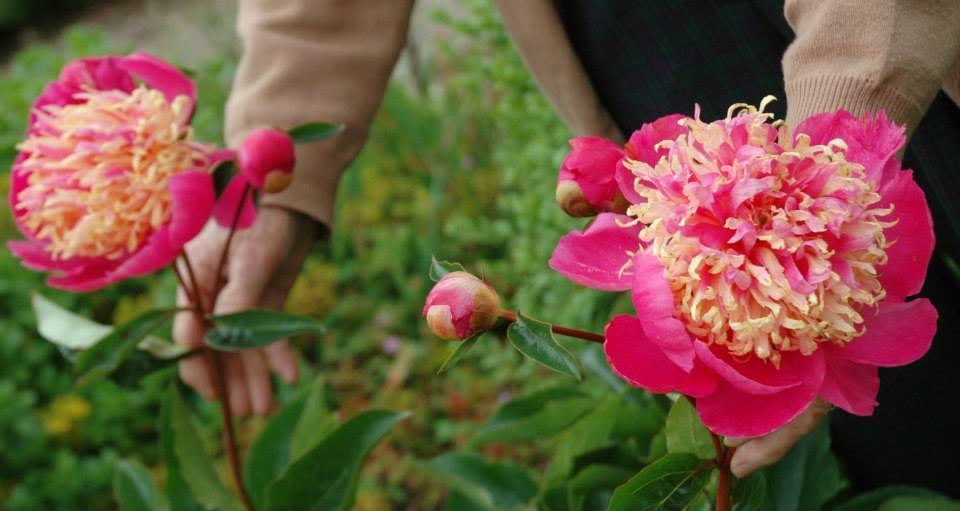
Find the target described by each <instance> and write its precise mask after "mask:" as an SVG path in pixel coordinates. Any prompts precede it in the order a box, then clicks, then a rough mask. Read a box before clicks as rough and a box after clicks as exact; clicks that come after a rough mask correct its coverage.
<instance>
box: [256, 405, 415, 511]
mask: <svg viewBox="0 0 960 511" xmlns="http://www.w3.org/2000/svg"><path fill="white" fill-rule="evenodd" d="M407 415H408V414H407V413H397V412H391V411H387V410H373V411H368V412H364V413H362V414H360V415H357V416H356V417H354V418H352V419H350V420H349V421H347V422H346V423H345V424H343V425H342V426H340V427H339V428H337V430H336V431H334V432H333V433H331V434H330V435H329V436H327V438H326V439H324V440H323V442H321V443H320V444H319V445H317V446H316V447H314V448H313V449H311V450H310V452H308V453H306V454H304V455H303V456H302V457H301V458H300V459H298V460H297V461H295V462H293V463H292V464H291V465H290V466H289V467H288V468H287V470H286V471H284V473H283V475H281V476H280V478H279V479H277V480H276V481H274V482H273V483H272V484H270V486H269V487H268V488H267V507H266V509H267V510H268V511H305V510H323V511H327V510H333V509H338V510H347V509H350V508H351V507H352V506H353V501H354V497H355V494H356V489H357V479H358V477H359V474H360V468H361V466H362V465H363V461H364V459H366V457H367V455H368V454H369V453H370V451H371V450H372V449H373V447H374V446H376V445H377V443H379V442H380V440H382V439H383V437H384V436H386V434H387V433H388V432H389V431H390V429H391V428H392V427H393V426H394V425H395V424H396V423H397V422H399V421H401V420H403V419H404V418H406V417H407Z"/></svg>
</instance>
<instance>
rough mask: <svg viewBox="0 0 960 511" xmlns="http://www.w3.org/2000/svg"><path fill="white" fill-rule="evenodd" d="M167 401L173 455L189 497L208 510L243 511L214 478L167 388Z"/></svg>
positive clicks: (200, 445) (175, 394) (185, 417)
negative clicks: (168, 403) (189, 493)
mask: <svg viewBox="0 0 960 511" xmlns="http://www.w3.org/2000/svg"><path fill="white" fill-rule="evenodd" d="M168 399H169V400H170V427H171V430H172V434H173V449H174V453H175V455H176V457H177V460H178V464H179V470H180V472H181V473H182V476H183V481H184V482H185V483H186V485H187V487H189V488H190V492H191V494H192V495H193V497H194V498H195V499H196V500H197V502H199V503H200V504H201V505H203V506H205V507H206V508H208V509H217V510H220V511H243V507H242V505H241V504H240V501H239V500H237V498H236V497H235V496H234V495H233V494H232V493H230V492H229V491H228V490H227V489H226V487H225V486H224V485H223V482H222V481H221V480H220V478H219V477H218V476H217V471H216V468H214V465H213V460H212V459H211V458H210V456H209V455H208V454H207V453H206V451H205V450H204V448H203V442H202V441H201V440H200V435H199V434H198V433H197V430H196V428H195V427H194V425H193V422H192V421H191V419H190V414H189V411H188V410H187V406H186V404H185V403H184V402H183V397H181V396H180V392H178V391H177V388H176V386H173V385H171V390H170V394H169V396H168Z"/></svg>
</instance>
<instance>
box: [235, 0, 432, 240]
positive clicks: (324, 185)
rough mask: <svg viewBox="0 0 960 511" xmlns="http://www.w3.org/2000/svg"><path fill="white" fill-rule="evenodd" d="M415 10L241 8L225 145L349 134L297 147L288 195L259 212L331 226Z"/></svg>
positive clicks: (351, 5) (297, 3) (304, 5)
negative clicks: (340, 188) (255, 136)
mask: <svg viewBox="0 0 960 511" xmlns="http://www.w3.org/2000/svg"><path fill="white" fill-rule="evenodd" d="M412 7H413V2H412V0H390V1H389V2H382V1H377V0H347V1H343V0H241V2H240V15H239V18H238V23H237V24H238V32H239V34H240V37H241V38H242V40H243V44H244V54H243V58H242V60H241V62H240V65H239V67H238V69H237V76H236V78H235V80H234V85H233V90H232V92H231V95H230V100H229V102H228V104H227V112H226V123H227V128H226V137H227V140H228V142H229V143H230V144H231V145H236V143H238V142H239V140H240V139H241V138H242V137H243V135H244V134H245V133H247V132H248V131H250V130H251V129H254V128H257V127H262V126H275V127H280V128H287V127H291V126H295V125H297V124H301V123H305V122H312V121H330V122H338V123H344V124H345V125H346V129H345V130H344V131H343V133H341V134H340V135H338V136H337V137H334V138H333V139H331V140H328V141H324V142H317V143H313V144H307V145H301V146H298V148H297V168H296V171H295V172H294V180H293V183H292V185H291V186H290V188H288V189H287V191H284V192H282V193H279V194H273V195H267V196H264V197H263V199H262V201H261V203H262V204H264V205H269V206H280V207H285V208H288V209H292V210H295V211H298V212H301V213H303V214H306V215H308V216H309V217H311V218H313V219H314V220H317V221H319V222H321V223H323V224H326V225H328V226H329V225H330V222H331V221H332V217H333V203H334V196H335V193H336V188H337V183H338V182H339V179H340V174H341V173H342V172H343V170H344V169H345V168H346V167H347V165H349V163H350V162H351V161H352V160H353V159H354V158H355V157H356V155H357V153H358V152H359V151H360V149H361V147H362V146H363V144H364V142H365V141H366V137H367V132H368V126H369V124H370V122H371V120H372V118H373V115H374V114H375V112H376V110H377V108H378V107H379V105H380V101H381V99H382V98H383V94H384V90H385V88H386V85H387V82H388V80H389V77H390V74H391V71H392V70H393V67H394V65H395V63H396V61H397V58H398V56H399V54H400V51H401V49H402V48H403V43H404V40H405V37H406V33H407V28H408V24H409V19H410V12H411V9H412Z"/></svg>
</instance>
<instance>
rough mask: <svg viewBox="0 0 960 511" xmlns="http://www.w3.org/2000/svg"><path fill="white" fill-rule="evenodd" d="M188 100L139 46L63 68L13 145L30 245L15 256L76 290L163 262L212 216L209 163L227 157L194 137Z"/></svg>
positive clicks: (175, 78)
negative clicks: (119, 54)
mask: <svg viewBox="0 0 960 511" xmlns="http://www.w3.org/2000/svg"><path fill="white" fill-rule="evenodd" d="M195 96H196V92H195V86H194V84H193V82H192V81H191V80H190V79H188V78H187V77H186V76H184V74H183V73H181V72H180V71H179V70H178V69H176V68H175V67H173V66H171V65H170V64H168V63H166V62H164V61H162V60H160V59H158V58H156V57H154V56H152V55H148V54H146V53H136V54H133V55H130V56H128V57H100V58H89V59H82V60H78V61H75V62H73V63H71V64H69V65H67V66H66V67H64V69H63V71H62V72H61V74H60V78H59V79H58V80H57V81H54V82H53V83H51V84H49V85H48V86H47V87H46V88H45V89H44V91H43V93H42V94H41V95H40V97H39V98H38V99H37V101H36V102H35V104H34V108H33V110H32V112H31V114H30V121H29V126H28V130H27V139H26V140H25V141H24V142H22V143H21V144H20V145H19V146H18V149H19V151H20V154H19V156H18V157H17V159H16V162H15V163H14V167H13V170H12V172H11V180H12V185H11V191H10V203H11V206H12V208H13V211H14V216H15V219H16V223H17V226H18V227H19V229H20V231H21V232H22V233H23V234H24V236H25V237H26V240H25V241H14V242H11V243H10V244H9V248H10V250H11V252H12V253H13V254H14V255H15V256H17V257H19V258H20V259H21V260H22V261H23V264H24V265H25V266H27V267H29V268H32V269H35V270H39V271H44V272H51V275H50V277H49V279H48V280H47V283H48V284H49V285H50V286H53V287H57V288H61V289H66V290H72V291H90V290H95V289H99V288H102V287H104V286H106V285H108V284H110V283H113V282H116V281H119V280H122V279H127V278H131V277H136V276H139V275H144V274H147V273H150V272H153V271H155V270H157V269H160V268H162V267H164V266H166V265H168V264H170V263H171V262H172V261H173V259H174V258H176V256H177V254H178V253H179V252H180V250H181V249H182V247H183V245H184V244H185V243H186V242H187V241H189V240H190V239H192V238H193V237H194V236H196V235H197V234H198V233H199V232H200V230H201V228H202V227H203V225H204V223H205V222H206V221H207V219H208V218H209V217H210V213H211V211H212V209H213V206H214V201H215V196H214V188H213V182H212V178H211V175H210V170H211V168H212V167H213V166H214V165H215V164H216V163H217V162H218V161H219V160H221V159H225V158H229V157H231V156H232V155H231V154H229V153H227V152H219V151H216V150H215V148H213V147H212V146H208V145H205V144H200V143H197V142H195V141H194V140H193V133H192V130H191V128H190V118H191V116H192V114H193V109H194V103H195Z"/></svg>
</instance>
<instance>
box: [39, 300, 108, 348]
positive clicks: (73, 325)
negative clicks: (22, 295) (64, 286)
mask: <svg viewBox="0 0 960 511" xmlns="http://www.w3.org/2000/svg"><path fill="white" fill-rule="evenodd" d="M30 303H31V304H32V305H33V312H34V314H35V315H36V317H37V331H38V332H39V333H40V337H43V338H44V339H46V340H48V341H50V342H52V343H54V344H56V345H57V346H62V347H64V348H67V349H71V350H85V349H87V348H89V347H90V346H93V345H94V344H95V343H96V342H97V341H99V340H100V339H102V338H104V337H105V336H106V335H107V334H109V333H110V331H111V330H113V327H110V326H107V325H101V324H100V323H97V322H95V321H93V320H90V319H87V318H85V317H83V316H80V315H79V314H76V313H74V312H71V311H69V310H67V309H65V308H63V307H61V306H60V305H59V304H57V303H56V302H54V301H52V300H49V299H47V298H46V297H44V296H43V295H41V294H39V293H33V295H32V296H31V297H30Z"/></svg>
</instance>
